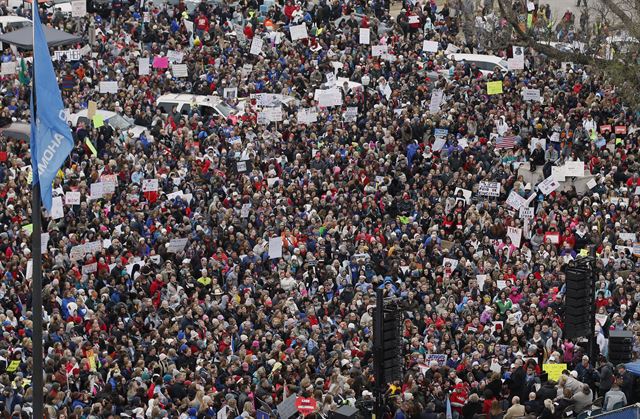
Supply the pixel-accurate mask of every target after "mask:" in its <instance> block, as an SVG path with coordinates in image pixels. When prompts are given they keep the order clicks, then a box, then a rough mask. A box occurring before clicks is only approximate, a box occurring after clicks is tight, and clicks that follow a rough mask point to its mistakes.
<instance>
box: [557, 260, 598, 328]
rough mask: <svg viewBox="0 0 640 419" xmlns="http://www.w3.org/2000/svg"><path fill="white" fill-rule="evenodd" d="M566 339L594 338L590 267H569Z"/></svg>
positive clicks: (565, 318) (593, 308)
mask: <svg viewBox="0 0 640 419" xmlns="http://www.w3.org/2000/svg"><path fill="white" fill-rule="evenodd" d="M565 284H566V293H565V310H564V334H563V336H564V337H567V338H569V339H578V338H585V337H589V336H592V335H593V333H594V330H593V323H592V319H593V316H594V314H595V313H594V310H595V304H594V302H595V301H594V300H595V297H594V293H595V290H594V288H593V287H594V284H593V273H592V271H591V268H590V266H589V265H586V264H577V265H574V266H569V267H568V268H567V271H566V282H565Z"/></svg>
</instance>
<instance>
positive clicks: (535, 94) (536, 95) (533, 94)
mask: <svg viewBox="0 0 640 419" xmlns="http://www.w3.org/2000/svg"><path fill="white" fill-rule="evenodd" d="M522 98H523V99H524V100H526V101H534V102H539V101H540V89H523V90H522Z"/></svg>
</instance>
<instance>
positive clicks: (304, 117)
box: [296, 108, 318, 124]
mask: <svg viewBox="0 0 640 419" xmlns="http://www.w3.org/2000/svg"><path fill="white" fill-rule="evenodd" d="M296 118H297V120H298V123H299V124H312V123H314V122H317V121H318V112H316V111H315V109H313V108H309V109H300V110H298V113H297V114H296Z"/></svg>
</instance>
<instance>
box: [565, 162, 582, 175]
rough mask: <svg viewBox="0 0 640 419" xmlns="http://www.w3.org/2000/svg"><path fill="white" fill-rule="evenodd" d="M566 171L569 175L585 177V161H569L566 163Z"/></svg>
mask: <svg viewBox="0 0 640 419" xmlns="http://www.w3.org/2000/svg"><path fill="white" fill-rule="evenodd" d="M564 173H565V176H568V177H584V163H583V162H581V161H580V160H578V161H568V162H566V163H565V164H564Z"/></svg>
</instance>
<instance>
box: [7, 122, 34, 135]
mask: <svg viewBox="0 0 640 419" xmlns="http://www.w3.org/2000/svg"><path fill="white" fill-rule="evenodd" d="M7 132H9V133H10V132H16V133H18V134H21V135H23V136H27V137H29V136H30V135H31V124H28V123H26V122H12V123H10V124H8V125H5V126H4V127H0V134H4V136H5V137H8V135H6V133H7Z"/></svg>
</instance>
